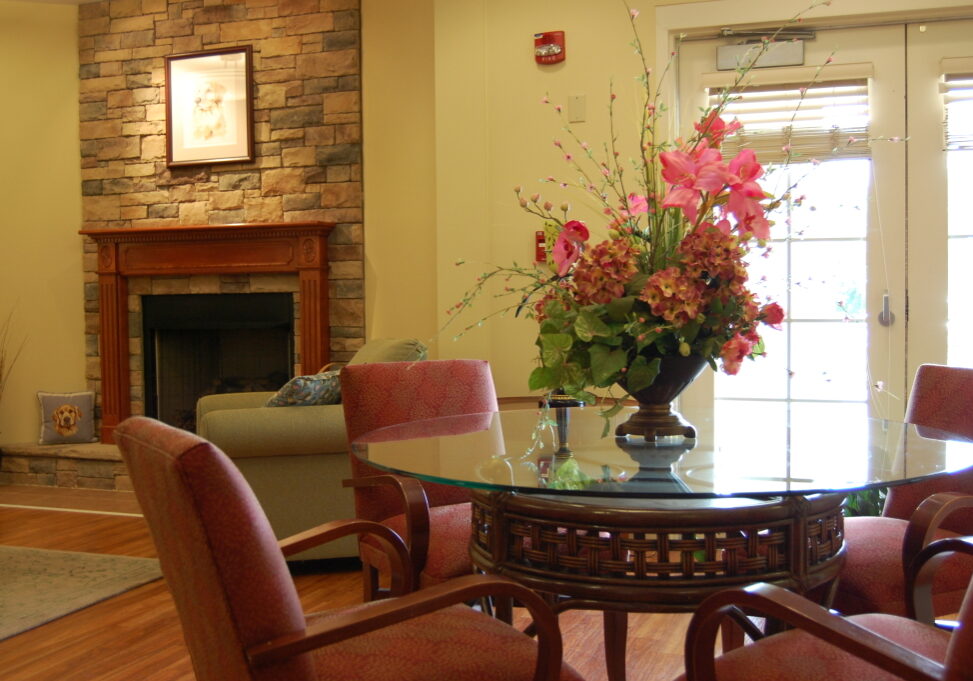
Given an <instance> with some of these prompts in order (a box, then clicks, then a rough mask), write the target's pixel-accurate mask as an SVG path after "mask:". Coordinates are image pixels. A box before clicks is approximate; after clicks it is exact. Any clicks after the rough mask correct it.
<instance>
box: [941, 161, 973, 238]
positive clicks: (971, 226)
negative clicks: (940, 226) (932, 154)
mask: <svg viewBox="0 0 973 681" xmlns="http://www.w3.org/2000/svg"><path fill="white" fill-rule="evenodd" d="M946 169H947V172H948V176H947V177H948V179H947V180H946V182H947V192H948V197H949V198H948V216H949V217H948V220H949V233H950V235H961V234H965V235H971V234H973V219H971V218H970V201H969V191H970V190H969V185H970V177H973V175H971V174H973V151H951V152H949V153H948V154H946Z"/></svg>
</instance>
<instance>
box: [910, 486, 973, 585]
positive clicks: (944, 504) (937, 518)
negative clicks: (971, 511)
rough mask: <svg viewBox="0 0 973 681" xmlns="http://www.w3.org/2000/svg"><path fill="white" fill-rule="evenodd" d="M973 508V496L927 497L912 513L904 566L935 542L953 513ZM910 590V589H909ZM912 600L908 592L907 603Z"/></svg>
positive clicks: (953, 493) (949, 493) (949, 494)
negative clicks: (938, 532) (940, 530)
mask: <svg viewBox="0 0 973 681" xmlns="http://www.w3.org/2000/svg"><path fill="white" fill-rule="evenodd" d="M971 507H973V496H970V495H968V494H960V493H958V492H937V493H936V494H933V495H931V496H929V497H926V498H925V499H924V500H923V502H922V503H921V504H919V506H918V507H917V508H916V510H915V511H913V512H912V516H911V517H910V518H909V525H908V526H907V527H906V529H905V537H904V538H903V540H902V565H903V566H905V567H908V566H909V565H912V562H913V561H914V560H915V559H916V556H918V555H919V552H920V551H922V549H923V548H925V547H926V546H927V545H928V544H929V542H931V541H932V540H933V538H934V537H935V535H936V532H937V530H939V526H940V525H942V523H943V521H944V520H945V519H946V518H947V517H948V516H949V515H950V514H952V513H953V512H955V511H958V510H959V509H961V508H971ZM907 589H908V587H907ZM910 600H912V592H911V591H908V590H907V591H906V594H905V601H906V603H908V602H909V601H910Z"/></svg>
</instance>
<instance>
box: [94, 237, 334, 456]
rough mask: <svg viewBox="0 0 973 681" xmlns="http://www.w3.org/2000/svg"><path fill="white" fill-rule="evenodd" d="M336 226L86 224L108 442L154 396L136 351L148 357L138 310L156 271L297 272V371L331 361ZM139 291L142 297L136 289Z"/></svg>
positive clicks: (103, 426)
mask: <svg viewBox="0 0 973 681" xmlns="http://www.w3.org/2000/svg"><path fill="white" fill-rule="evenodd" d="M332 228H333V225H332V224H330V223H325V222H304V223H296V222H295V223H260V224H237V225H199V226H181V227H146V228H134V229H117V230H107V229H98V230H83V231H82V232H81V233H82V234H84V235H85V236H88V237H90V238H91V239H92V240H93V241H94V242H95V244H96V248H97V274H98V291H99V311H100V316H99V343H98V346H99V347H98V361H99V368H100V381H99V382H98V383H97V385H96V393H97V398H98V400H99V402H100V405H101V440H102V442H112V432H113V431H114V429H115V427H116V426H117V425H118V424H119V423H120V422H121V421H122V420H124V419H125V418H127V417H128V416H129V415H130V414H133V413H143V412H144V411H145V407H146V402H147V401H150V400H146V399H145V398H144V397H143V396H142V395H141V394H140V393H142V392H143V377H144V371H143V366H142V364H141V361H136V358H137V359H138V360H144V356H140V355H141V343H142V339H141V338H140V336H141V335H142V333H141V331H140V330H137V331H135V333H134V337H133V330H132V329H131V328H130V326H132V325H133V324H130V321H131V320H130V316H133V315H138V316H135V317H134V318H135V319H141V317H140V315H139V313H140V312H141V310H142V302H143V301H144V299H145V296H146V295H147V296H149V297H154V296H153V294H154V293H158V291H153V290H152V289H153V282H155V281H156V279H153V278H161V279H162V280H165V278H173V277H194V276H196V277H198V276H204V275H220V276H226V275H248V276H250V277H260V276H263V275H275V274H277V275H279V274H286V275H293V279H294V280H296V281H295V282H294V289H295V290H294V293H293V298H294V323H293V334H292V339H293V340H292V347H293V353H292V354H293V366H294V371H295V372H302V371H303V372H312V371H316V370H317V369H318V368H320V367H321V366H323V365H324V364H326V363H327V361H328V359H329V337H330V329H329V324H330V320H329V305H328V298H329V290H328V258H327V240H328V234H329V233H330V231H331V229H332ZM147 282H148V283H147ZM287 286H288V285H287V284H286V283H285V284H284V285H283V288H285V289H286V288H287ZM133 290H135V291H138V292H139V293H141V294H142V296H141V297H140V296H139V295H132V291H133ZM207 293H217V294H218V293H221V291H218V290H217V291H209V292H207ZM253 342H265V341H263V340H261V341H253ZM266 342H269V341H266ZM188 370H189V371H191V370H192V369H191V367H190V368H189V369H188ZM150 399H151V398H150ZM155 406H156V407H157V406H158V405H155ZM183 409H185V407H183ZM153 415H154V414H153Z"/></svg>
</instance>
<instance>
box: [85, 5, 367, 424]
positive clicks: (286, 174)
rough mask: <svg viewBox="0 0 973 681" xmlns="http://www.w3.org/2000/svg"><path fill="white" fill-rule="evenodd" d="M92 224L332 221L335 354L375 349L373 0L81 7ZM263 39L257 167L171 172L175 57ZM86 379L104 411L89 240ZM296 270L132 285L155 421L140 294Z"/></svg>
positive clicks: (134, 356) (279, 282)
mask: <svg viewBox="0 0 973 681" xmlns="http://www.w3.org/2000/svg"><path fill="white" fill-rule="evenodd" d="M78 12H79V34H80V35H79V47H80V98H81V102H80V112H81V122H80V136H81V167H82V170H81V172H82V194H83V221H84V222H83V228H84V229H119V228H129V227H149V226H178V225H200V224H229V223H240V222H298V221H318V220H320V221H326V222H334V223H336V227H335V229H334V230H333V232H332V233H331V237H330V240H329V245H328V260H329V279H330V287H331V288H330V306H331V348H330V350H331V357H332V359H334V360H341V359H348V358H349V357H350V356H351V355H352V354H354V351H355V350H357V349H358V348H359V347H360V346H361V345H362V343H363V342H364V341H363V339H364V292H363V288H364V287H363V277H364V267H363V252H362V222H361V221H362V198H361V89H360V62H361V59H360V54H359V45H360V32H359V19H360V15H359V0H247V1H246V2H242V1H236V0H228V1H227V0H224V1H222V2H212V1H211V0H196V1H189V2H173V1H170V2H166V0H107V1H102V2H96V3H90V4H83V5H80V6H79V8H78ZM240 45H251V46H252V47H253V62H254V63H253V76H254V92H253V96H254V131H253V134H254V142H255V150H256V158H255V160H254V161H253V162H250V163H234V164H214V165H201V166H192V167H182V168H172V169H169V168H167V167H166V138H165V134H166V120H165V116H166V113H165V57H166V56H167V55H173V54H180V53H186V52H196V51H200V50H207V49H216V48H222V47H233V46H240ZM84 248H85V258H84V269H85V312H86V334H87V336H86V354H87V358H88V362H87V379H88V382H89V385H90V386H91V389H93V390H95V392H96V393H97V394H98V398H99V402H100V377H101V370H100V359H99V354H98V347H99V338H98V334H99V301H98V284H97V275H96V266H97V263H96V254H95V245H94V243H93V242H92V241H90V240H88V239H86V240H85V246H84ZM297 288H298V287H297V278H296V275H281V276H279V277H278V276H271V275H259V276H258V275H250V276H248V275H240V276H200V277H196V276H194V277H168V278H167V277H152V278H144V279H133V280H132V282H131V283H130V289H129V310H130V313H131V315H132V316H131V319H130V325H129V326H130V328H131V329H132V334H133V337H132V338H131V339H130V353H131V363H132V366H131V367H130V368H131V375H132V405H131V410H132V413H134V414H139V413H143V411H144V410H143V398H142V395H143V388H142V365H141V358H142V355H141V352H142V350H141V338H140V337H139V335H140V328H141V314H140V312H141V302H140V301H141V296H143V295H158V294H163V293H165V294H169V293H241V292H242V293H246V292H258V291H259V292H281V291H292V292H295V306H296V308H295V310H296V311H295V314H296V315H297V316H298V317H299V316H300V300H299V297H298V296H297V295H296V291H297Z"/></svg>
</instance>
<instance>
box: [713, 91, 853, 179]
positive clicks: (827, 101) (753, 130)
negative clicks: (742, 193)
mask: <svg viewBox="0 0 973 681" xmlns="http://www.w3.org/2000/svg"><path fill="white" fill-rule="evenodd" d="M726 93H727V90H726V89H724V88H720V87H712V88H710V89H709V90H708V97H709V105H710V106H716V105H717V104H718V103H719V102H720V101H721V100H722V99H723V98H724V97H726V96H728V97H729V101H728V102H727V105H726V107H725V108H724V114H723V118H724V120H727V121H730V120H733V119H734V118H736V119H738V120H739V121H740V122H741V123H742V124H743V128H742V129H741V130H740V131H739V132H737V134H735V135H733V136H732V137H730V138H728V139H727V140H726V141H725V142H724V145H723V146H724V150H725V154H724V155H726V156H731V155H734V154H736V152H737V151H739V150H740V149H742V148H750V149H753V150H754V151H755V152H756V153H757V156H758V158H760V159H761V160H762V161H768V162H774V161H783V160H786V158H787V155H788V152H787V151H786V150H785V147H786V146H788V145H789V148H790V153H791V155H792V159H796V160H801V159H804V160H810V159H812V158H814V159H820V160H824V159H829V158H868V157H869V156H870V155H871V151H870V149H869V145H868V79H867V78H860V79H859V78H856V79H848V80H839V81H828V82H819V83H813V84H811V85H807V84H778V85H758V86H752V87H748V88H746V89H745V90H743V91H742V92H740V93H739V94H729V95H727V94H726Z"/></svg>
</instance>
